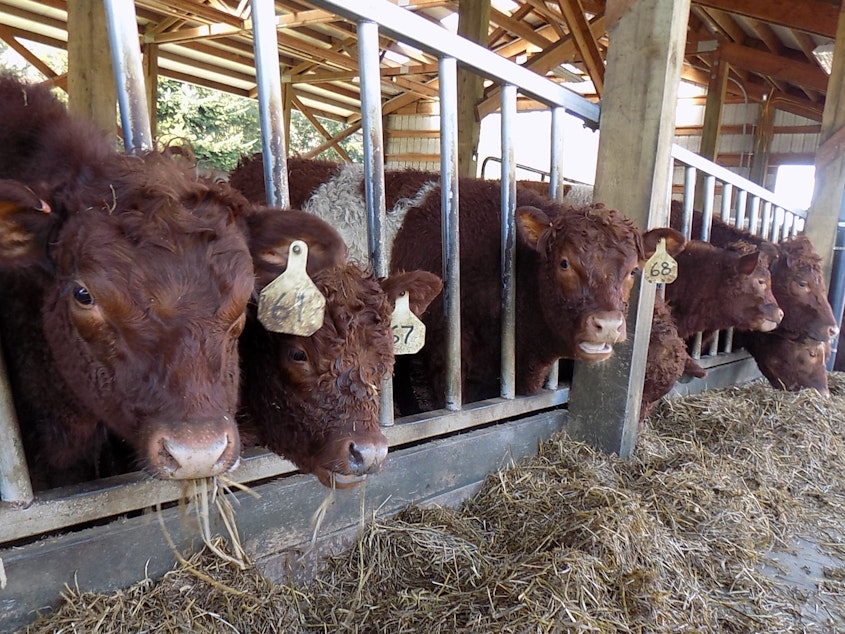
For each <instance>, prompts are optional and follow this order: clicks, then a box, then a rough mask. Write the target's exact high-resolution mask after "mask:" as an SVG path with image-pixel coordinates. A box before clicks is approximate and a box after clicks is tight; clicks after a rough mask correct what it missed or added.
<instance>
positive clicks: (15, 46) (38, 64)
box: [0, 25, 58, 79]
mask: <svg viewBox="0 0 845 634" xmlns="http://www.w3.org/2000/svg"><path fill="white" fill-rule="evenodd" d="M0 39H2V40H3V41H4V42H6V44H8V45H9V48H11V49H12V50H14V51H15V52H16V53H17V54H18V55H20V56H21V57H23V58H24V59H25V60H26V61H27V62H29V63H30V64H31V65H32V66H34V67H35V68H36V69H38V71H39V72H40V73H41V74H42V75H44V77H46V78H47V79H54V78H56V77H58V74H57V73H56V71H54V70H53V69H52V68H50V66H49V65H48V64H47V63H46V62H42V61H41V59H40V58H39V57H38V56H37V55H36V54H35V53H33V52H32V51H30V50H29V49H28V48H26V47H25V46H24V45H23V44H21V43H20V42H18V40H17V39H16V38H15V34H14V33H13V32H12V31H11V29H9V28H8V27H5V26H3V25H0Z"/></svg>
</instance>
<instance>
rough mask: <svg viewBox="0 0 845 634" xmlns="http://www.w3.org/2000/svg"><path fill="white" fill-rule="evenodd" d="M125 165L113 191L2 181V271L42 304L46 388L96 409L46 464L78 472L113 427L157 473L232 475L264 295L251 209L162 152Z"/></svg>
mask: <svg viewBox="0 0 845 634" xmlns="http://www.w3.org/2000/svg"><path fill="white" fill-rule="evenodd" d="M114 165H115V172H114V173H113V174H112V177H111V178H110V179H109V181H108V183H107V184H103V183H87V184H85V185H84V186H82V185H80V186H78V187H67V186H65V187H59V188H54V189H48V188H46V186H45V188H44V191H39V188H38V187H33V189H34V191H32V192H29V191H28V190H27V189H26V188H24V187H23V186H22V185H20V184H15V183H12V182H9V181H3V182H2V183H0V270H3V271H5V272H7V273H9V274H10V275H13V276H17V277H18V278H23V279H25V280H26V282H27V284H26V288H27V291H26V292H27V293H32V294H33V296H34V297H35V296H37V298H39V299H37V301H35V302H33V305H34V306H37V305H38V302H40V311H39V314H32V315H30V316H28V317H26V319H29V320H38V321H39V322H40V323H41V327H42V330H43V333H41V334H40V335H39V337H41V336H42V335H43V341H45V342H46V351H45V352H44V356H45V358H46V361H45V363H47V364H48V365H45V366H44V367H43V372H44V373H45V374H44V376H43V378H42V379H40V380H42V381H49V382H51V383H52V384H53V385H54V386H55V384H58V383H61V384H63V385H64V391H65V393H66V398H67V401H68V403H69V404H70V403H74V404H75V407H76V410H77V411H79V412H82V413H81V414H80V415H79V416H78V417H76V418H74V419H72V420H71V419H70V418H69V417H67V416H65V415H64V414H56V416H55V418H56V421H60V423H59V422H56V425H60V426H61V429H59V428H58V427H57V428H56V429H54V430H53V433H54V436H55V438H54V440H56V439H57V438H61V439H66V441H65V442H56V443H53V444H56V445H57V446H49V447H40V448H39V454H40V455H42V458H43V459H44V460H46V461H47V464H48V467H54V468H64V467H68V466H69V465H71V464H73V463H74V462H75V461H78V460H80V459H84V456H80V455H78V453H79V451H82V449H81V448H88V449H90V444H86V438H88V437H94V435H95V434H96V433H98V432H97V431H96V430H97V428H98V426H99V425H105V427H106V428H107V429H108V430H109V431H111V432H113V433H114V434H115V435H117V436H118V437H120V438H121V439H123V440H124V441H126V442H127V443H128V444H129V445H130V446H131V447H132V449H133V450H134V453H135V455H136V457H137V460H138V464H139V465H140V466H142V467H144V468H145V469H146V470H147V471H148V472H149V473H150V474H152V475H154V476H156V477H159V478H163V479H183V478H195V477H206V476H211V475H217V474H220V473H223V472H226V471H228V470H230V469H232V468H234V466H235V465H236V464H237V463H238V460H239V455H240V444H241V443H240V438H239V433H238V428H237V424H236V420H235V414H236V408H237V402H238V392H239V363H238V350H237V341H238V337H239V335H240V333H241V330H242V329H243V326H244V322H245V311H246V306H247V302H248V301H249V297H250V295H251V293H252V292H253V286H254V282H253V280H254V274H253V263H252V258H251V255H250V251H249V248H248V245H247V235H246V231H245V228H244V223H243V222H242V220H241V219H240V218H239V212H240V211H242V210H241V207H242V206H243V205H245V204H246V201H244V200H243V199H242V198H241V197H240V196H239V195H237V194H234V193H233V192H228V190H226V189H224V188H215V187H211V186H208V185H206V184H203V183H198V182H196V181H194V180H191V179H188V178H186V177H185V175H184V174H182V173H181V172H180V171H179V170H178V169H174V167H173V164H172V163H171V161H170V160H168V159H167V158H165V157H162V156H161V155H157V154H155V153H151V154H150V155H149V156H147V157H144V158H140V157H124V156H119V155H115V157H114ZM45 201H46V202H45ZM19 319H20V318H19ZM38 345H39V346H40V345H41V344H38ZM51 389H52V387H51ZM48 416H49V414H48ZM25 422H26V421H23V422H22V424H24V423H25ZM33 424H41V423H38V421H36V422H35V423H33ZM54 427H55V425H54ZM42 442H46V443H50V442H51V441H50V440H49V438H48V437H45V438H42Z"/></svg>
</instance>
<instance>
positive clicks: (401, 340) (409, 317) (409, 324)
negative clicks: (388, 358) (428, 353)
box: [390, 291, 425, 354]
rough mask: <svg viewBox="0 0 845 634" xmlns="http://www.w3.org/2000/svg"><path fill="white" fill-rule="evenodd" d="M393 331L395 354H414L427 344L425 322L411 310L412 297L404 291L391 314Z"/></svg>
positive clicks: (391, 328) (397, 299)
mask: <svg viewBox="0 0 845 634" xmlns="http://www.w3.org/2000/svg"><path fill="white" fill-rule="evenodd" d="M390 330H391V332H393V354H414V353H415V352H419V351H420V349H421V348H422V347H423V345H424V344H425V324H424V323H422V322H421V321H420V319H419V317H417V316H416V315H415V314H414V313H412V312H411V298H410V296H409V295H408V292H407V291H402V292H401V293H400V294H399V297H397V298H396V307H395V308H394V309H393V314H392V315H391V316H390Z"/></svg>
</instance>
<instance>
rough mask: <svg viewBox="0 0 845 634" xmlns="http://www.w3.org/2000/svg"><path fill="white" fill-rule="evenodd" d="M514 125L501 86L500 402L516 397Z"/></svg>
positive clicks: (511, 103)
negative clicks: (501, 399) (503, 399)
mask: <svg viewBox="0 0 845 634" xmlns="http://www.w3.org/2000/svg"><path fill="white" fill-rule="evenodd" d="M515 122H516V86H513V85H511V84H505V85H503V86H502V390H501V394H502V397H503V398H513V397H514V396H516V387H515V386H516V358H515V350H516V280H515V279H514V278H515V276H514V269H515V268H516V267H515V265H516V220H515V218H514V210H515V209H516V165H515V164H514V147H513V127H514V124H515Z"/></svg>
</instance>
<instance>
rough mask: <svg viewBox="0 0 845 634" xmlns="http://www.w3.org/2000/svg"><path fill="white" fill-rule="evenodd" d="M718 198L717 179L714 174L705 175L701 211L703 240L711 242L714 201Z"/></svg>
mask: <svg viewBox="0 0 845 634" xmlns="http://www.w3.org/2000/svg"><path fill="white" fill-rule="evenodd" d="M715 197H716V177H715V176H713V175H712V174H705V175H704V201H703V207H704V209H702V210H701V212H702V213H701V239H702V240H704V241H705V242H709V241H710V226H711V224H712V223H713V201H714V199H715Z"/></svg>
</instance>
